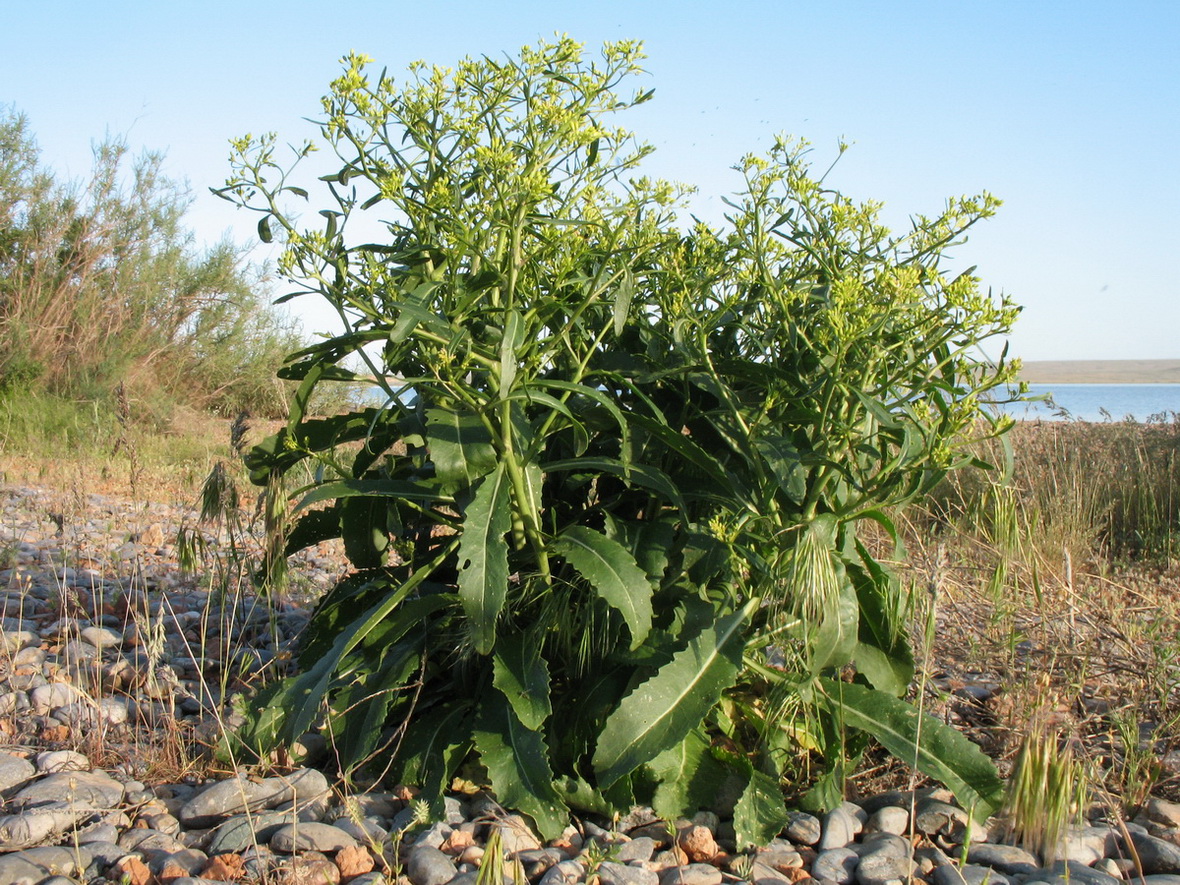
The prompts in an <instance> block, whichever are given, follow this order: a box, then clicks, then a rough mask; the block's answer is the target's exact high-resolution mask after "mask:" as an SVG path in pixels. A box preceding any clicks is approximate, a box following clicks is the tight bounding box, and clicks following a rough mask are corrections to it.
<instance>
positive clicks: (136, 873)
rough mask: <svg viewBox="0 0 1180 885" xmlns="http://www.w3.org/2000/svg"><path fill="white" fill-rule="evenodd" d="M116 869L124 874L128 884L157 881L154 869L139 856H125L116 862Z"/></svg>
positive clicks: (148, 883) (151, 883) (142, 884)
mask: <svg viewBox="0 0 1180 885" xmlns="http://www.w3.org/2000/svg"><path fill="white" fill-rule="evenodd" d="M115 869H117V870H118V871H119V872H120V873H122V874H123V879H124V881H125V882H126V883H127V885H154V883H155V881H156V878H155V876H153V875H152V871H151V870H149V869H148V868H147V864H145V863H144V862H143V861H142V860H140V859H139V858H138V857H125V858H123V859H122V860H121V861H119V862H118V863H117V864H115Z"/></svg>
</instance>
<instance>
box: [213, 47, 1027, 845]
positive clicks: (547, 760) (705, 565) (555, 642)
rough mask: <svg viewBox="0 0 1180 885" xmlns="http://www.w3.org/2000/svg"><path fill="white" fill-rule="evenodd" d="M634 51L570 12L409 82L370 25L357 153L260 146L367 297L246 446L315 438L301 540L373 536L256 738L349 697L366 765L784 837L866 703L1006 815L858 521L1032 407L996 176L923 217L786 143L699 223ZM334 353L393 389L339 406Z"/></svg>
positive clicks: (271, 230)
mask: <svg viewBox="0 0 1180 885" xmlns="http://www.w3.org/2000/svg"><path fill="white" fill-rule="evenodd" d="M640 59H641V54H640V48H639V46H638V45H637V44H634V43H616V44H610V45H608V46H606V47H605V49H604V51H603V53H602V56H601V58H600V59H597V60H594V61H590V60H587V59H586V58H584V56H583V53H582V50H581V48H580V47H579V46H578V45H577V44H575V43H573V42H571V41H569V40H564V39H563V40H560V41H558V42H556V43H553V44H543V45H540V46H538V47H536V48H526V49H524V50H522V51H521V54H520V56H519V57H518V58H512V59H504V60H492V59H487V58H485V59H481V60H467V61H463V62H461V63H460V64H459V65H458V67H457V68H456V69H454V70H444V69H439V68H430V67H426V66H424V65H417V66H414V67H413V68H412V69H411V71H410V75H409V79H408V80H407V82H405V83H404V84H399V83H397V82H396V81H395V80H394V79H393V78H392V77H391V76H389V75H388V74H387V73H385V72H382V73H381V74H380V75H378V76H376V77H375V78H370V76H369V75H368V74H367V73H366V65H367V60H366V59H364V58H363V57H360V56H356V55H353V56H350V57H348V58H347V59H345V62H344V63H345V70H344V72H343V74H342V75H341V77H340V78H339V79H337V80H336V81H335V82H334V83H333V84H332V88H331V92H330V93H329V95H328V96H327V97H326V98H325V99H324V100H323V114H324V116H323V122H322V125H321V134H322V140H323V141H324V142H326V144H327V145H328V146H329V147H330V148H331V150H332V153H333V155H334V156H333V158H332V161H331V163H330V164H329V165H328V166H323V165H322V161H320V160H319V155H318V154H316V153H314V151H313V145H312V144H311V143H308V144H306V145H303V146H302V147H299V148H297V149H295V151H294V154H295V161H294V162H292V163H291V164H290V165H284V164H285V163H286V162H287V161H283V162H280V161H279V160H278V159H277V158H276V151H277V145H276V142H275V139H274V138H273V137H269V136H268V137H263V138H261V139H251V138H245V139H242V140H241V141H239V142H237V143H236V144H235V151H236V162H235V170H236V171H235V177H234V178H233V179H232V180H231V181H229V182H228V183H227V186H226V187H225V188H224V189H223V190H222V191H221V193H222V194H223V195H224V196H226V197H227V198H230V199H233V200H235V201H237V202H238V203H240V204H241V205H242V206H245V207H248V208H250V209H253V210H255V211H257V212H258V213H259V222H258V230H259V234H260V236H261V237H262V238H263V239H264V240H267V241H269V240H271V239H273V238H275V237H278V238H280V239H282V240H283V241H284V242H285V244H286V249H285V251H284V253H283V258H282V260H281V265H280V266H281V270H282V271H283V272H284V273H285V274H286V275H287V276H288V277H290V278H291V279H292V280H293V281H295V282H296V283H297V285H298V289H297V291H295V292H294V293H293V295H298V294H315V295H318V296H320V297H323V298H326V299H327V300H328V302H329V303H330V304H332V305H333V306H334V307H335V308H336V309H337V311H338V312H339V315H340V319H341V322H342V325H343V329H344V330H343V332H341V334H339V335H336V336H335V337H332V338H329V339H327V340H325V341H323V342H322V343H320V344H317V345H315V346H313V347H309V348H307V349H305V350H302V351H300V352H298V353H295V354H293V355H292V356H291V357H290V359H289V360H288V363H287V365H286V367H285V369H283V372H282V375H283V377H285V378H289V379H294V380H297V381H299V382H300V383H301V386H300V389H299V394H298V396H297V398H296V402H295V405H294V408H293V410H292V414H291V419H290V422H289V424H288V426H287V427H285V428H284V429H283V430H282V431H280V432H279V433H278V434H277V435H275V436H274V437H272V438H271V439H269V440H268V441H266V442H265V443H263V444H262V445H261V446H259V447H257V448H256V449H255V450H254V451H253V452H252V453H251V454H250V456H249V465H250V467H251V470H252V477H253V479H254V480H255V481H257V482H259V483H266V482H272V481H274V480H276V479H277V478H280V477H282V476H283V475H284V474H286V473H287V472H288V471H290V470H291V469H292V468H293V467H294V466H295V465H296V464H299V463H300V462H304V461H309V460H310V461H311V462H313V464H314V467H315V476H316V481H315V482H314V483H312V484H311V485H309V486H307V487H305V488H302V489H300V490H299V491H298V492H297V493H296V494H295V496H294V498H295V500H296V501H297V503H296V506H295V512H296V514H297V516H298V521H297V522H296V523H295V524H294V526H293V528H292V530H291V534H290V540H289V547H290V548H291V549H296V548H298V547H300V546H302V545H307V544H311V543H315V542H318V541H320V540H323V539H327V538H333V537H340V538H343V541H344V544H345V547H346V549H347V551H348V555H349V557H350V558H351V561H352V562H353V564H354V566H355V572H354V573H353V574H351V575H349V576H348V577H347V578H346V579H345V580H343V581H342V582H341V583H340V585H339V586H337V587H336V588H335V589H334V590H333V591H332V592H330V593H329V594H328V595H327V596H326V597H325V598H324V599H323V600H322V601H321V603H320V604H319V607H318V609H317V611H316V614H315V617H314V619H313V621H312V623H311V627H310V629H309V634H308V636H307V638H306V641H305V642H304V644H303V647H302V653H301V657H300V659H299V664H300V667H301V671H300V672H299V673H298V674H297V675H295V676H293V677H291V678H289V679H288V680H286V681H285V682H282V683H279V684H277V685H276V686H274V687H272V688H271V689H270V690H269V693H268V695H267V696H266V697H265V698H263V699H262V702H261V703H260V705H259V706H260V709H261V712H260V713H258V714H256V715H255V716H254V718H253V719H252V720H251V722H250V724H249V726H248V727H247V728H246V729H245V730H244V731H243V732H241V733H240V734H239V735H238V736H237V737H238V738H240V739H241V740H242V741H244V742H246V743H247V744H251V745H254V746H258V747H263V746H266V745H268V744H273V743H275V742H281V741H290V740H293V739H294V738H296V737H298V736H299V735H300V734H302V733H303V732H305V731H307V730H309V729H322V730H324V731H325V732H326V733H327V734H329V735H330V736H331V739H332V740H333V742H334V744H335V747H336V750H337V758H338V759H339V760H340V762H341V764H342V766H343V769H344V774H345V776H349V777H351V776H356V775H357V773H358V771H362V772H363V771H364V769H365V768H366V767H368V768H370V769H372V771H374V772H378V773H379V772H382V771H383V772H387V773H388V774H389V775H390V776H391V777H396V778H399V779H402V780H406V781H412V782H417V783H419V784H421V785H423V786H424V787H425V788H426V791H427V795H430V796H435V797H437V796H439V795H440V794H441V791H442V789H443V788H444V787H445V786H446V785H448V784H449V783H450V782H451V778H452V777H453V776H454V775H455V774H456V773H458V772H460V771H463V772H464V773H465V775H466V776H469V777H477V778H483V779H486V782H488V783H490V786H491V787H492V788H493V789H494V791H495V792H496V794H497V796H498V797H499V799H500V800H501V801H502V802H503V803H505V804H507V805H511V806H513V807H516V808H518V809H520V810H521V811H524V812H526V813H527V814H529V815H531V816H532V818H533V819H534V820H535V821H536V823H537V826H538V827H539V829H540V830H541V832H542V833H543V834H545V835H547V836H552V835H555V834H556V833H557V832H558V831H560V829H561V828H562V827H563V826H564V824H565V822H566V819H567V817H566V816H567V813H568V811H567V809H569V808H575V809H591V810H598V811H602V812H610V811H612V810H616V809H621V808H626V807H628V806H630V805H631V804H633V803H634V802H636V801H645V802H649V803H651V804H652V805H653V806H654V807H655V808H656V809H657V811H660V812H662V813H664V814H667V815H669V816H672V815H678V814H680V813H683V812H684V811H687V810H692V809H695V808H697V807H700V806H704V805H710V804H716V803H718V802H721V803H723V804H727V805H731V806H732V808H733V813H734V815H735V821H736V825H737V828H738V833H739V837H740V838H741V840H742V841H745V842H754V841H758V840H760V839H764V838H766V837H767V836H768V835H770V834H772V833H773V832H774V831H776V830H777V829H778V828H779V827H780V826H781V824H782V820H783V817H784V813H783V802H782V794H781V781H782V779H783V777H784V773H785V772H786V771H787V770H788V767H789V766H790V765H791V763H792V760H794V759H797V758H799V757H800V756H801V755H803V754H806V753H807V752H810V751H816V750H818V751H820V752H827V753H829V754H835V753H836V752H837V750H838V749H840V748H843V750H842V752H846V751H847V749H848V748H850V747H851V748H852V749H855V747H856V745H857V741H858V740H859V739H857V738H855V737H852V736H854V735H856V734H858V733H864V732H869V733H872V734H873V735H874V736H875V737H877V738H878V739H879V740H881V742H882V743H884V744H885V746H886V747H888V748H889V749H890V750H892V751H893V752H894V753H897V754H899V755H900V756H902V758H904V759H906V760H907V761H909V762H910V763H913V764H915V765H917V766H918V767H919V768H921V769H923V770H925V771H927V772H929V773H931V774H933V775H935V776H937V777H939V778H941V779H943V780H944V781H946V782H947V783H948V784H949V785H951V786H952V787H953V788H954V789H955V790H956V791H957V792H958V794H959V795H960V798H962V799H963V800H964V801H965V802H968V803H970V804H972V805H973V806H974V807H976V809H977V810H979V811H981V812H984V813H986V812H987V811H988V810H990V808H991V807H992V806H993V805H994V804H995V802H996V801H997V800H998V798H999V784H998V781H997V780H996V777H995V774H994V772H993V771H992V769H991V767H990V765H989V763H988V762H987V760H986V759H985V758H984V757H983V756H982V754H980V753H979V752H978V750H976V749H975V748H974V747H973V746H972V745H971V744H970V743H969V742H967V741H966V740H965V739H964V738H961V737H960V736H958V735H957V734H955V733H954V732H951V731H949V730H948V729H946V728H944V727H942V726H939V725H938V724H937V723H935V722H933V721H931V720H928V719H922V718H920V717H918V715H917V712H916V711H915V710H913V709H912V708H911V707H909V706H908V705H906V704H905V703H904V702H903V701H901V700H899V696H900V695H902V694H903V693H904V691H905V689H906V687H907V686H908V684H909V682H910V679H911V676H912V671H913V662H912V658H911V655H910V651H909V646H908V642H907V627H908V625H907V623H906V620H905V610H906V606H905V598H904V595H903V593H902V591H901V588H900V587H899V584H898V582H897V580H896V578H895V576H894V575H893V574H892V572H890V570H889V569H888V568H887V567H886V566H885V565H883V564H882V563H880V562H878V561H877V559H875V558H874V556H873V554H872V553H871V552H870V550H869V548H868V547H867V546H866V545H865V544H864V543H862V541H861V540H860V539H858V535H857V529H858V525H860V524H862V523H863V521H865V520H871V521H873V522H874V523H875V524H876V525H877V526H880V527H881V528H883V530H884V533H885V534H887V535H891V534H892V525H891V523H890V521H889V518H888V516H887V515H886V514H887V512H888V511H889V509H890V508H895V507H898V506H901V505H904V504H905V503H906V502H908V501H911V500H913V499H914V498H915V497H917V496H920V495H922V494H923V493H924V492H925V491H927V490H929V489H930V488H931V487H932V485H933V484H934V483H936V482H937V481H938V480H939V479H940V478H941V477H942V476H943V475H944V473H945V472H946V471H947V470H949V469H952V468H954V467H957V466H960V465H961V464H962V463H965V462H964V460H963V459H962V458H961V457H960V456H959V455H958V454H956V453H957V452H958V451H959V444H960V443H961V442H962V441H963V440H964V438H965V436H966V435H969V433H970V432H974V431H976V430H977V429H979V428H980V427H981V425H980V423H979V422H981V421H983V422H984V424H983V425H982V429H979V432H993V431H994V430H996V429H1001V428H995V427H991V426H990V425H988V424H987V423H986V421H987V415H986V414H985V413H984V412H982V411H981V407H980V405H979V404H980V401H981V398H982V397H984V396H985V395H986V394H988V393H989V391H993V390H996V389H997V388H1003V386H1004V385H1005V384H1006V382H1007V381H1008V380H1009V379H1010V377H1011V372H1012V367H1011V366H1010V365H1005V364H1004V363H1003V361H1001V362H1000V363H999V364H992V363H989V362H987V361H985V360H982V359H981V358H980V357H979V356H978V351H977V345H978V343H979V342H980V341H982V340H984V339H986V338H989V337H991V336H995V335H1001V334H1003V333H1004V332H1006V331H1007V329H1008V328H1009V325H1010V324H1011V322H1012V321H1013V319H1014V317H1015V314H1016V310H1015V308H1013V306H1012V305H1011V304H1010V303H1009V302H1007V301H1006V300H1002V299H1001V300H995V299H993V298H992V297H990V295H985V294H982V293H980V292H979V290H978V287H977V283H976V280H975V279H974V278H973V277H971V276H970V274H969V273H966V274H960V275H958V276H956V277H955V278H954V279H948V278H947V277H946V276H945V275H944V274H943V271H942V270H941V269H940V263H941V262H942V259H943V254H944V251H945V250H946V249H947V248H948V246H950V245H951V244H953V243H954V242H956V241H958V240H959V239H961V236H962V234H963V233H964V232H965V231H966V230H967V229H968V228H969V227H970V226H971V225H972V224H974V223H975V222H976V221H977V220H979V219H981V218H984V217H986V216H988V215H990V214H991V213H992V212H993V210H994V208H995V205H996V202H995V201H994V200H993V199H992V198H990V197H987V196H983V197H979V198H976V199H963V200H952V201H950V202H949V203H948V205H947V207H946V209H945V211H944V212H943V213H941V214H940V215H939V216H937V217H934V218H918V219H916V220H915V222H914V224H913V229H912V230H911V231H910V232H908V233H907V234H904V235H901V236H894V235H892V234H890V233H889V231H887V230H886V229H885V228H884V227H883V226H882V225H881V223H880V221H879V220H878V217H877V207H876V206H874V205H871V204H869V205H858V204H855V203H853V202H852V201H851V200H849V199H847V198H846V197H844V196H842V195H840V194H839V193H837V192H834V191H832V190H830V189H828V188H826V187H825V186H824V185H823V184H822V182H821V181H818V180H816V179H815V178H813V177H812V176H811V174H810V172H809V169H808V165H807V163H806V162H805V153H806V151H805V149H804V147H803V146H802V145H800V144H792V143H789V142H786V141H779V142H777V143H776V144H775V145H774V147H773V149H772V150H771V151H770V153H769V155H768V156H766V157H754V156H751V157H747V158H746V159H744V160H743V161H742V163H741V164H740V167H739V168H740V169H741V171H742V172H743V173H744V175H745V179H746V187H745V189H744V192H743V193H742V194H740V195H739V196H738V197H737V198H735V199H734V200H733V201H732V203H731V206H732V213H731V215H730V216H729V220H728V223H727V224H726V225H724V226H722V227H720V228H717V227H712V226H709V225H706V224H703V223H699V222H698V223H695V224H693V225H692V226H691V227H690V228H688V229H685V228H683V227H681V226H679V221H678V218H677V214H676V212H677V209H678V208H680V202H681V197H682V194H681V192H680V191H679V190H678V189H677V188H675V187H673V186H671V185H668V184H666V183H663V182H657V181H650V180H648V179H646V178H642V177H639V176H638V173H637V172H636V171H634V170H636V167H637V166H638V165H639V163H640V161H641V159H642V158H643V156H644V155H645V154H646V153H647V152H648V150H649V149H648V148H647V147H645V146H643V145H641V144H638V143H637V142H635V141H634V140H633V138H632V136H631V135H630V133H628V132H627V131H625V130H622V129H619V128H613V127H612V125H611V124H610V122H609V121H610V118H611V116H612V115H614V114H616V113H618V112H620V111H622V110H625V109H627V108H629V107H632V106H634V105H637V104H639V103H642V102H644V101H646V100H647V99H648V98H650V97H651V93H650V92H639V93H635V94H629V95H622V94H621V93H620V92H619V89H620V87H621V85H622V84H623V83H624V81H626V80H627V79H628V78H631V77H633V76H634V75H636V74H638V73H639V67H638V64H639V61H640ZM315 163H321V168H320V170H319V171H324V172H326V174H323V175H321V176H319V178H318V180H314V181H312V182H311V184H314V185H316V187H317V188H319V190H318V191H317V194H316V196H315V198H314V199H315V200H316V201H320V200H322V201H324V202H326V204H327V207H326V208H324V209H322V210H320V212H319V216H318V218H319V221H318V222H317V224H316V225H314V226H310V227H309V226H305V225H303V224H301V223H300V221H299V220H298V219H297V217H296V215H295V214H293V210H292V208H291V207H292V205H294V206H295V207H298V205H299V203H298V201H299V200H301V199H302V200H307V201H312V200H313V198H312V196H311V194H310V192H309V190H307V189H305V188H304V186H303V185H300V184H296V183H294V182H296V181H302V182H303V183H304V184H307V186H308V187H310V186H311V185H310V184H308V181H307V176H306V175H305V176H303V177H298V176H297V172H299V171H301V170H302V169H305V168H306V167H307V166H308V165H311V164H315ZM300 164H302V165H300ZM313 218H315V216H313ZM331 382H349V383H357V382H362V383H367V384H370V385H372V388H373V391H374V394H373V398H372V399H371V400H370V403H369V404H368V405H365V406H363V407H358V408H357V409H355V410H354V411H353V412H351V413H349V414H343V415H337V416H334V417H328V418H323V417H313V416H311V415H309V414H307V411H306V403H307V402H308V400H309V398H310V396H311V394H312V393H313V391H314V390H315V389H316V388H317V387H318V386H319V385H322V384H327V383H331ZM877 534H878V535H880V534H882V533H881V532H877ZM837 789H838V784H837V783H836V781H835V780H829V781H826V782H821V788H820V789H819V790H818V791H817V792H816V793H815V794H814V795H815V798H816V799H817V801H820V802H825V801H826V802H831V801H834V799H835V798H837V793H836V791H837ZM726 797H728V799H726Z"/></svg>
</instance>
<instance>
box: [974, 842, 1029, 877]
mask: <svg viewBox="0 0 1180 885" xmlns="http://www.w3.org/2000/svg"><path fill="white" fill-rule="evenodd" d="M967 863H968V864H978V865H981V866H985V867H991V868H992V869H993V870H999V871H1000V872H1001V873H1007V874H1009V875H1012V876H1027V875H1032V874H1033V873H1036V872H1037V870H1039V869H1040V866H1041V865H1040V863H1039V862H1038V860H1037V856H1036V855H1035V854H1033V853H1032V852H1031V851H1025V850H1024V849H1023V848H1019V847H1017V846H1015V845H1000V844H995V843H991V842H983V843H979V844H977V845H972V846H971V847H970V848H968V849H967Z"/></svg>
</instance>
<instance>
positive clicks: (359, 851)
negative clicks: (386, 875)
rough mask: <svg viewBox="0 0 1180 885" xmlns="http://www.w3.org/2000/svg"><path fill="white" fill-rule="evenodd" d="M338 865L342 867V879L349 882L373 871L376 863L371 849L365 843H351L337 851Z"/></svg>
mask: <svg viewBox="0 0 1180 885" xmlns="http://www.w3.org/2000/svg"><path fill="white" fill-rule="evenodd" d="M336 866H337V867H339V868H340V881H341V882H347V881H349V880H350V879H355V878H356V877H357V876H363V875H364V874H365V873H368V872H371V871H372V869H373V867H374V866H376V864H375V863H374V862H373V855H372V854H370V853H369V849H367V848H365V847H364V846H363V845H356V846H352V845H350V846H348V847H347V848H341V849H340V850H339V851H337V852H336Z"/></svg>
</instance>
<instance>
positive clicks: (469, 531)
mask: <svg viewBox="0 0 1180 885" xmlns="http://www.w3.org/2000/svg"><path fill="white" fill-rule="evenodd" d="M511 528H512V511H511V508H510V506H509V494H508V477H507V471H506V470H505V469H504V463H503V462H500V463H499V464H497V465H496V468H495V469H494V470H493V471H492V472H491V473H489V474H488V475H487V476H485V477H484V478H483V479H481V480H480V481H479V484H478V486H477V487H476V490H475V497H474V498H472V500H471V503H470V504H469V505H468V506H467V511H466V513H465V515H464V519H463V534H462V535H461V536H460V538H459V582H458V583H459V598H460V600H462V602H463V610H464V611H465V612H466V613H467V628H468V632H469V633H470V634H471V639H472V642H473V643H474V645H475V650H476V651H478V652H479V653H480V654H482V655H486V654H488V653H490V652H491V650H492V646H493V645H495V642H496V619H497V618H498V617H499V616H500V609H501V608H502V607H503V606H504V599H505V597H506V596H507V594H508V544H507V542H506V541H505V540H504V536H505V535H506V534H507V533H508V531H509V530H510V529H511Z"/></svg>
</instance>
